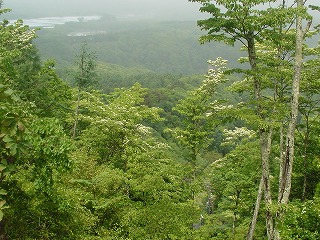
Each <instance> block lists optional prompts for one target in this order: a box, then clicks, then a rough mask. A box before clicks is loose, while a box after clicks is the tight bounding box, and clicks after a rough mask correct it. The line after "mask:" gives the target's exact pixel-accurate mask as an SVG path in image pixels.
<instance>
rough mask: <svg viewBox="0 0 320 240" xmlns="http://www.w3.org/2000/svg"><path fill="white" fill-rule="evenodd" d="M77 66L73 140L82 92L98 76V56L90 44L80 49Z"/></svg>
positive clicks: (75, 133)
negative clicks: (92, 50)
mask: <svg viewBox="0 0 320 240" xmlns="http://www.w3.org/2000/svg"><path fill="white" fill-rule="evenodd" d="M76 65H77V67H78V71H77V73H76V76H75V85H76V86H77V88H78V91H77V101H76V109H75V113H74V115H75V116H74V118H75V119H74V124H73V129H72V138H73V139H74V138H75V137H76V135H77V125H78V115H79V105H80V97H81V91H84V90H85V89H86V88H88V87H89V86H92V84H93V82H94V80H95V79H94V78H95V75H96V72H95V69H96V55H95V54H94V53H93V52H91V51H90V49H89V48H88V44H87V43H85V44H83V45H82V47H81V49H80V54H79V55H78V56H77V57H76Z"/></svg>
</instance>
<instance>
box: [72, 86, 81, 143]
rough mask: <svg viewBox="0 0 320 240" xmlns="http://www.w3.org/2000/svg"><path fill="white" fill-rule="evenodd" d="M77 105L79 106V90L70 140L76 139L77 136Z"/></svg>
mask: <svg viewBox="0 0 320 240" xmlns="http://www.w3.org/2000/svg"><path fill="white" fill-rule="evenodd" d="M79 105H80V88H79V90H78V97H77V106H76V110H75V113H74V115H75V116H74V118H75V119H74V124H73V129H72V139H75V138H76V135H77V125H78V115H79Z"/></svg>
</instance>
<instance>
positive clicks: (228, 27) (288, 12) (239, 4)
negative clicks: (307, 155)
mask: <svg viewBox="0 0 320 240" xmlns="http://www.w3.org/2000/svg"><path fill="white" fill-rule="evenodd" d="M191 1H192V2H199V3H201V4H202V7H201V8H200V11H202V12H206V13H209V14H210V15H211V17H210V18H209V19H206V20H199V21H198V25H199V26H200V27H201V28H202V29H203V30H206V31H207V32H208V34H207V35H205V36H203V37H201V38H200V41H201V43H204V42H209V41H223V42H226V43H227V44H232V45H233V44H234V43H235V42H236V41H240V42H241V43H243V44H244V46H245V48H246V50H247V57H248V62H249V64H250V71H243V72H244V73H245V74H246V75H247V79H246V83H247V84H248V83H250V84H251V86H252V97H253V99H254V101H252V102H251V103H253V104H254V106H255V114H256V117H257V118H256V120H257V122H258V126H257V130H258V132H259V135H260V152H261V162H262V178H261V179H262V181H263V186H264V188H263V189H264V197H265V203H266V205H267V206H268V207H267V208H266V227H267V234H268V238H269V239H276V238H277V237H278V236H277V231H276V230H275V226H274V219H273V218H274V216H273V214H272V212H271V210H270V206H271V204H272V194H271V183H270V166H269V165H270V163H269V158H270V151H271V146H272V135H273V130H274V126H273V125H274V123H275V119H273V118H272V117H271V116H272V113H273V112H274V110H275V106H273V105H270V102H268V101H266V99H268V98H265V96H264V94H265V92H266V91H267V92H269V91H270V90H272V88H274V89H276V88H275V87H271V88H270V86H272V85H270V79H268V78H266V77H265V75H266V70H267V69H264V68H262V67H261V66H262V65H263V63H262V62H261V61H262V59H261V58H259V56H258V52H257V45H258V44H260V43H263V42H265V41H266V42H271V43H272V44H276V43H279V42H280V43H281V41H282V39H284V36H285V33H286V32H287V31H288V29H290V27H291V22H292V21H293V20H294V19H296V17H297V22H299V21H301V19H302V16H304V17H307V14H306V11H305V9H303V8H302V5H303V3H302V2H301V3H302V5H301V6H300V5H299V4H301V3H298V7H297V8H296V9H295V8H292V7H286V6H287V4H289V3H288V1H282V3H280V4H279V6H277V5H278V4H277V3H276V2H277V1H274V0H271V1H267V0H251V1H247V0H239V1H238V0H231V1H230V0H215V1H209V0H191ZM273 3H275V4H276V6H275V7H272V4H273ZM264 4H269V7H265V8H264V7H263V5H264ZM299 17H300V20H299ZM297 24H298V23H297ZM284 27H286V28H287V29H285V30H286V31H284ZM297 28H299V29H298V30H297V47H296V60H295V62H296V67H295V78H294V81H293V84H292V93H293V101H292V104H291V106H292V107H291V108H292V110H291V121H290V124H289V127H288V134H287V143H286V146H287V147H286V149H287V150H288V154H287V156H288V157H289V158H290V157H291V156H292V157H293V144H292V142H293V137H294V129H295V121H296V111H297V101H298V95H299V86H298V82H299V79H300V71H301V58H302V55H301V54H300V51H301V49H300V47H301V46H302V45H301V44H302V40H303V30H302V27H301V25H297ZM299 31H301V32H299ZM298 42H299V44H298ZM284 51H286V49H285V50H284ZM280 52H281V51H280ZM280 60H281V59H280ZM267 71H270V70H267ZM291 144H292V145H291ZM285 164H287V165H285V166H284V167H283V168H282V170H284V171H285V173H283V174H281V180H280V182H281V184H280V186H279V193H280V194H282V193H285V194H288V193H290V190H289V189H290V184H291V174H292V160H289V159H288V161H287V162H285ZM282 186H283V187H282ZM280 189H281V190H280ZM258 196H261V194H258ZM288 196H289V195H284V196H279V199H281V202H283V200H282V199H284V202H287V200H288ZM257 202H259V201H257ZM251 238H252V236H251V237H248V239H251Z"/></svg>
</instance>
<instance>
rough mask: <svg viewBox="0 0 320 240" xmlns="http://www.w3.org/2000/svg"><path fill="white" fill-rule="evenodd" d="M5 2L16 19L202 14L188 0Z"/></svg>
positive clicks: (187, 17)
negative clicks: (105, 15)
mask: <svg viewBox="0 0 320 240" xmlns="http://www.w3.org/2000/svg"><path fill="white" fill-rule="evenodd" d="M279 1H280V0H279ZM290 1H291V0H290ZM292 1H293V0H292ZM281 2H282V0H281ZM307 4H314V5H316V4H319V0H308V2H307ZM4 5H5V7H8V8H11V9H12V10H13V13H12V14H11V15H12V16H14V17H15V18H31V17H53V16H70V15H103V14H109V15H114V16H117V17H126V16H138V17H144V18H157V19H159V18H160V19H162V20H196V19H201V18H203V17H204V15H203V14H201V13H199V11H198V10H199V7H200V4H198V3H191V2H189V1H188V0H4ZM317 15H319V13H317Z"/></svg>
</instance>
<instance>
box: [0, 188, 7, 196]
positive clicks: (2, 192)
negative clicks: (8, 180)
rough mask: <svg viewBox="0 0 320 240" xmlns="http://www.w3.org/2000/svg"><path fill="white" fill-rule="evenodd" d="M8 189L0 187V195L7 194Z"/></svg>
mask: <svg viewBox="0 0 320 240" xmlns="http://www.w3.org/2000/svg"><path fill="white" fill-rule="evenodd" d="M7 194H8V193H7V191H6V190H4V189H0V195H7Z"/></svg>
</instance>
